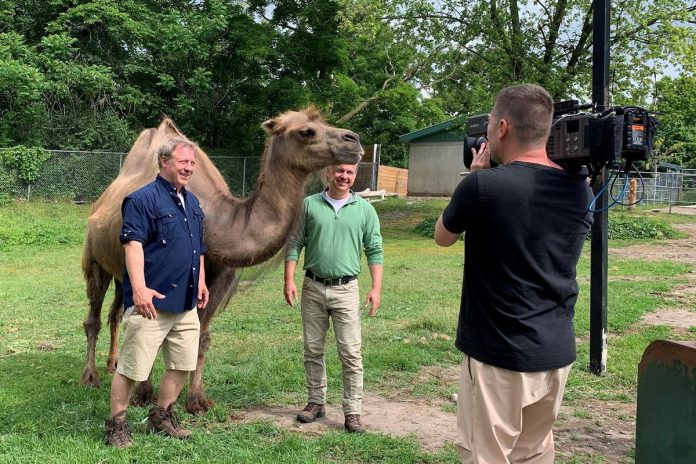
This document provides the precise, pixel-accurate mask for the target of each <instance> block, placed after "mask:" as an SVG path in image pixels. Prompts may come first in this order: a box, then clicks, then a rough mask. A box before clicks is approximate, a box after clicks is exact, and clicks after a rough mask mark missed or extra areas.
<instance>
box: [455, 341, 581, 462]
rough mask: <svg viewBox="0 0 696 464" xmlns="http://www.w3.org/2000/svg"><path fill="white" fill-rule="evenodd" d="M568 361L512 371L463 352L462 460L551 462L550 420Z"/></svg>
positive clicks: (459, 410) (459, 427)
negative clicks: (542, 368) (556, 365)
mask: <svg viewBox="0 0 696 464" xmlns="http://www.w3.org/2000/svg"><path fill="white" fill-rule="evenodd" d="M570 367H571V366H566V367H563V368H560V369H555V370H551V371H544V372H515V371H510V370H507V369H501V368H498V367H494V366H491V365H489V364H484V363H481V362H479V361H477V360H475V359H473V358H471V357H469V356H467V355H464V362H463V363H462V369H461V373H460V375H459V397H458V404H457V432H458V437H457V452H458V453H459V459H460V460H461V462H462V463H466V464H469V463H472V464H508V463H510V464H518V463H520V464H522V463H524V464H553V460H554V447H553V432H552V428H553V424H554V422H555V421H556V416H557V415H558V410H559V409H560V407H561V400H562V398H563V391H564V389H565V384H566V381H567V380H568V373H569V372H570Z"/></svg>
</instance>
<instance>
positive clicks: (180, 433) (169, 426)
mask: <svg viewBox="0 0 696 464" xmlns="http://www.w3.org/2000/svg"><path fill="white" fill-rule="evenodd" d="M147 430H148V432H150V433H162V434H164V435H169V436H170V437H174V438H178V439H180V440H184V439H186V438H189V437H190V436H191V435H193V433H192V432H191V431H190V430H186V429H185V428H182V427H181V426H180V425H179V421H177V420H176V415H175V414H174V403H172V404H170V405H169V406H168V407H167V409H165V408H161V407H159V406H154V407H152V408H150V413H149V414H148V415H147Z"/></svg>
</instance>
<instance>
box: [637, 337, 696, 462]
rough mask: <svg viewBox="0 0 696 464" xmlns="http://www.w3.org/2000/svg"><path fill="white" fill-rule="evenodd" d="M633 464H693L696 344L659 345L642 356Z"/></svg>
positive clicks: (695, 450) (695, 452)
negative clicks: (634, 463)
mask: <svg viewBox="0 0 696 464" xmlns="http://www.w3.org/2000/svg"><path fill="white" fill-rule="evenodd" d="M636 464H696V342H673V341H666V340H658V341H655V342H653V343H651V344H650V345H649V346H648V347H647V348H646V349H645V352H644V353H643V358H642V359H641V361H640V364H639V365H638V412H637V415H636Z"/></svg>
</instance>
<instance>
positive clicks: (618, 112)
mask: <svg viewBox="0 0 696 464" xmlns="http://www.w3.org/2000/svg"><path fill="white" fill-rule="evenodd" d="M553 107H554V113H553V123H552V126H551V133H550V134H549V139H548V141H547V143H546V152H547V153H548V156H549V158H550V159H551V160H552V161H554V162H555V163H557V164H558V165H560V166H561V167H562V168H563V169H565V170H566V171H569V172H579V171H580V170H581V169H583V168H585V167H586V168H587V169H588V171H589V173H592V172H597V171H598V170H599V169H601V167H602V166H604V165H608V166H617V165H618V164H620V161H621V159H624V160H626V165H627V166H626V171H628V169H630V165H631V163H633V162H634V161H646V160H647V159H648V157H649V156H650V152H651V150H652V144H653V138H654V137H655V133H656V132H657V119H656V118H655V117H654V116H651V115H650V114H649V113H648V111H647V110H645V109H643V108H639V107H636V106H615V107H611V108H609V109H607V110H606V111H604V112H602V113H586V112H580V111H581V110H586V109H590V108H591V107H592V105H591V104H580V103H579V102H578V101H577V100H566V101H561V102H556V103H554V104H553ZM487 129H488V114H478V115H475V116H471V117H470V118H469V119H468V120H467V123H466V137H465V139H464V165H465V166H466V167H467V169H469V168H470V167H471V163H472V161H473V155H472V153H471V149H472V148H474V149H476V150H477V151H478V150H479V149H480V148H481V144H482V143H485V142H487V140H488V139H487V138H486V133H487ZM494 164H495V163H493V162H491V165H494Z"/></svg>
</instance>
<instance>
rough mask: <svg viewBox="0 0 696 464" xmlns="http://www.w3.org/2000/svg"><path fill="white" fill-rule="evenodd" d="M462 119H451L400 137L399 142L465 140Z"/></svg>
mask: <svg viewBox="0 0 696 464" xmlns="http://www.w3.org/2000/svg"><path fill="white" fill-rule="evenodd" d="M463 122H464V121H463V120H462V119H461V118H455V119H450V120H449V121H444V122H441V123H439V124H435V125H432V126H429V127H425V128H423V129H419V130H417V131H413V132H409V133H408V134H404V135H401V136H399V142H402V143H410V142H455V141H460V140H464V137H465V130H464V125H463Z"/></svg>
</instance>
